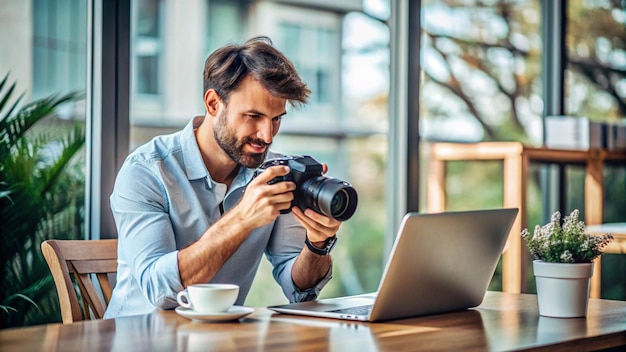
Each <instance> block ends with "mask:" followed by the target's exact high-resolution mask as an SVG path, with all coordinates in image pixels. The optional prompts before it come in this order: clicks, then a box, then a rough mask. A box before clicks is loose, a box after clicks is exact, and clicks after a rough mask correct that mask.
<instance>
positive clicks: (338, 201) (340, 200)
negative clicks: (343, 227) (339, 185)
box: [330, 189, 348, 217]
mask: <svg viewBox="0 0 626 352" xmlns="http://www.w3.org/2000/svg"><path fill="white" fill-rule="evenodd" d="M347 203H348V192H346V190H345V189H341V190H339V192H337V193H335V195H334V196H333V200H331V201H330V212H331V214H333V216H334V217H340V216H341V215H343V213H344V212H345V211H346V204H347Z"/></svg>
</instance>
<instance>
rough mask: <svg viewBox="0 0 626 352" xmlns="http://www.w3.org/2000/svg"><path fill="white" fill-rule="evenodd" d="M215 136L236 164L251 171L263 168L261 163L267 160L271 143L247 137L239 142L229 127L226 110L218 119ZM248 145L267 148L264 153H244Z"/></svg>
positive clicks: (214, 131)
mask: <svg viewBox="0 0 626 352" xmlns="http://www.w3.org/2000/svg"><path fill="white" fill-rule="evenodd" d="M213 134H214V136H215V140H216V141H217V144H218V145H219V146H220V147H221V148H222V150H223V151H224V152H225V153H226V154H227V155H228V156H229V157H230V158H231V159H232V160H233V161H234V162H235V163H237V164H238V165H241V166H243V167H247V168H250V169H256V168H257V167H259V166H261V163H263V161H264V160H265V155H267V151H268V150H269V146H270V145H271V143H265V142H264V141H262V140H260V139H255V138H252V137H245V138H243V139H242V140H237V137H236V136H235V131H234V130H233V129H231V128H229V127H228V123H227V121H226V110H224V111H222V113H221V114H220V116H219V117H218V121H217V124H216V125H215V129H214V130H213ZM246 143H254V144H259V145H265V146H266V148H265V151H264V152H263V153H244V152H243V147H244V145H246Z"/></svg>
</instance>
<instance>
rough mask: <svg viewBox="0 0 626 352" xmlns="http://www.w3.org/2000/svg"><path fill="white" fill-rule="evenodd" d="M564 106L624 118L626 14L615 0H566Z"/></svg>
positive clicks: (577, 112)
mask: <svg viewBox="0 0 626 352" xmlns="http://www.w3.org/2000/svg"><path fill="white" fill-rule="evenodd" d="M567 5H568V6H567V33H566V50H567V56H566V60H567V72H566V73H567V74H566V76H565V83H566V87H565V94H566V96H565V112H566V114H567V115H571V116H581V117H588V118H589V119H591V120H592V121H613V122H615V121H620V120H621V123H623V119H624V118H626V15H625V12H624V4H623V2H622V3H620V2H619V1H587V0H569V1H568V2H567Z"/></svg>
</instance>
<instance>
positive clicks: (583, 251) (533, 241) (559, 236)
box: [521, 209, 613, 318]
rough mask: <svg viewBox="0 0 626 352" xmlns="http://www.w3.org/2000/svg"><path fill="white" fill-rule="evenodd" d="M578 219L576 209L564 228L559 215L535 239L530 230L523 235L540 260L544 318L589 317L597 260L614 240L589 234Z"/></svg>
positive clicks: (537, 276) (537, 263)
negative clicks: (592, 277) (588, 311)
mask: <svg viewBox="0 0 626 352" xmlns="http://www.w3.org/2000/svg"><path fill="white" fill-rule="evenodd" d="M578 215H579V211H578V209H574V210H573V211H572V212H571V214H570V215H569V216H566V217H565V218H564V219H563V224H561V213H560V212H558V211H557V212H555V213H554V214H552V218H551V220H550V222H549V223H548V224H546V225H544V226H539V225H537V226H535V231H534V233H533V236H530V234H529V232H528V229H524V230H523V231H522V234H521V235H522V238H524V240H525V241H526V244H527V245H528V249H529V250H530V253H531V254H532V255H533V256H534V257H535V258H536V260H534V261H533V270H534V273H535V279H536V284H537V299H538V303H539V314H540V315H544V316H549V317H557V318H575V317H584V316H586V315H587V302H588V300H589V281H590V279H591V276H592V275H593V260H594V259H595V258H597V257H599V256H600V255H602V248H604V246H606V245H607V244H608V243H609V242H611V241H612V240H613V236H612V235H611V234H608V233H607V234H604V235H591V234H587V233H585V223H584V222H583V221H579V220H578Z"/></svg>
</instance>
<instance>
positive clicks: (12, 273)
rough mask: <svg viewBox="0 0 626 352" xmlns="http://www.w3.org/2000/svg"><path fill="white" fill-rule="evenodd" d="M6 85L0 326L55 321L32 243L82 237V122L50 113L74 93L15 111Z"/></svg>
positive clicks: (48, 281)
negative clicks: (50, 239)
mask: <svg viewBox="0 0 626 352" xmlns="http://www.w3.org/2000/svg"><path fill="white" fill-rule="evenodd" d="M8 82H9V76H8V75H6V76H5V77H4V78H3V79H2V81H0V241H1V242H0V272H1V273H2V274H1V275H2V278H3V279H2V281H0V328H1V327H9V326H19V325H27V324H38V323H45V322H53V321H60V314H59V307H58V300H57V297H56V291H55V288H54V282H53V280H52V277H51V275H50V271H49V269H48V266H47V264H46V263H45V260H44V259H43V257H42V255H41V250H40V245H41V242H42V241H43V240H45V239H48V238H82V237H83V233H84V229H83V227H84V226H83V224H84V188H85V187H84V182H85V181H84V171H83V169H82V166H81V165H84V160H80V159H79V158H80V157H82V158H84V156H83V155H82V154H83V146H84V143H85V132H84V124H83V123H82V122H80V121H78V122H76V121H71V120H70V121H68V120H64V119H60V118H58V117H56V116H55V115H54V112H55V111H56V109H57V108H58V107H59V106H60V105H62V104H66V103H71V102H74V101H76V100H78V99H81V98H82V96H81V94H78V93H76V92H74V93H69V94H65V95H52V96H49V97H46V98H43V99H39V100H36V101H33V102H30V103H27V104H24V105H23V106H22V100H23V98H24V96H25V95H24V94H21V95H20V96H18V97H15V96H14V95H15V86H16V85H15V83H13V84H9V83H8Z"/></svg>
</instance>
